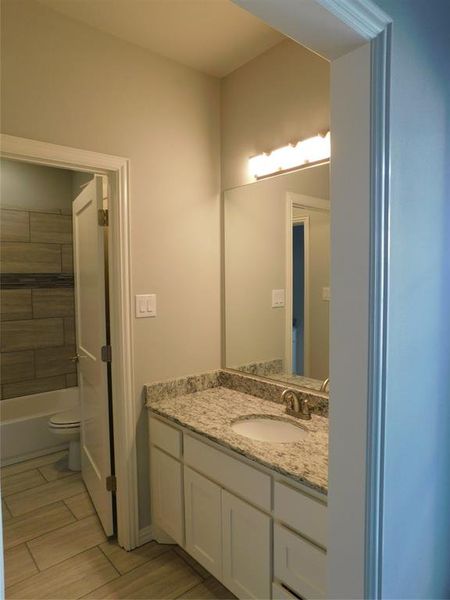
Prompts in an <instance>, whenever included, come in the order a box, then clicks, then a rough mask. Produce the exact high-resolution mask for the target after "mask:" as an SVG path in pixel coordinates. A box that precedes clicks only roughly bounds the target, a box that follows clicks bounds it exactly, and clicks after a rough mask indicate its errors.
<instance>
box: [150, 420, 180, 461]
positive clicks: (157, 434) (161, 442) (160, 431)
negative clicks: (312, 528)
mask: <svg viewBox="0 0 450 600" xmlns="http://www.w3.org/2000/svg"><path fill="white" fill-rule="evenodd" d="M181 435H182V434H181V431H179V430H178V429H175V427H171V426H170V425H166V424H165V423H163V422H162V421H159V419H155V418H154V417H150V444H152V445H154V446H158V447H159V448H161V450H164V451H165V452H167V453H168V454H171V455H172V456H175V458H181Z"/></svg>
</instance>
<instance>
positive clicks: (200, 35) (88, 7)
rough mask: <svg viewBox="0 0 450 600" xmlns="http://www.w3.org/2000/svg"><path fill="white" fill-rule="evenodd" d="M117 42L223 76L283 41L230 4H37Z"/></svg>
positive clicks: (117, 0) (82, 0) (91, 0)
mask: <svg viewBox="0 0 450 600" xmlns="http://www.w3.org/2000/svg"><path fill="white" fill-rule="evenodd" d="M39 2H41V3H42V4H45V5H46V6H48V7H50V8H52V9H54V10H56V11H58V12H60V13H62V14H64V15H66V16H68V17H71V18H73V19H77V20H78V21H81V22H83V23H86V24H88V25H90V26H91V27H95V28H96V29H99V30H101V31H104V32H106V33H109V34H112V35H114V36H116V37H118V38H121V39H122V40H125V41H127V42H131V43H132V44H136V45H138V46H141V47H142V48H146V49H148V50H151V51H153V52H156V53H157V54H160V55H163V56H166V57H167V58H171V59H173V60H175V61H177V62H179V63H182V64H184V65H187V66H189V67H192V68H194V69H197V70H199V71H202V72H204V73H207V74H209V75H214V76H216V77H224V76H225V75H227V74H228V73H231V72H232V71H234V70H235V69H237V68H238V67H240V66H241V65H243V64H245V63H246V62H248V61H249V60H251V59H252V58H254V57H255V56H258V55H259V54H261V53H262V52H265V51H266V50H268V49H269V48H271V47H272V46H274V45H276V44H278V43H279V42H281V41H282V40H283V39H285V38H284V36H283V35H282V34H281V33H279V32H277V31H275V30H274V29H271V28H270V27H269V26H267V25H266V24H265V23H263V22H262V21H260V20H259V19H258V18H256V17H254V16H253V15H251V14H250V13H248V12H246V11H245V10H243V9H241V8H239V7H237V6H236V5H235V4H233V3H232V2H231V1H230V0H39Z"/></svg>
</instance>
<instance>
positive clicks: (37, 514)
mask: <svg viewBox="0 0 450 600" xmlns="http://www.w3.org/2000/svg"><path fill="white" fill-rule="evenodd" d="M66 459H67V457H66V455H65V453H64V452H58V453H55V454H50V455H47V456H43V457H39V458H35V459H32V460H28V461H26V462H22V463H18V464H15V465H11V466H8V467H4V468H3V469H2V472H1V481H2V516H3V540H4V554H5V583H6V598H7V599H13V598H19V599H21V600H27V599H30V600H37V599H38V598H44V599H47V600H68V599H71V598H98V599H100V598H108V599H109V598H123V599H131V598H147V599H155V600H156V599H158V600H162V599H164V600H165V599H168V598H185V599H188V598H189V599H191V600H203V599H204V600H208V599H211V600H212V599H232V598H234V596H233V595H232V594H231V593H230V592H229V591H228V590H227V589H226V588H224V587H223V586H222V585H221V584H220V583H219V582H218V581H217V580H216V579H214V577H212V576H211V575H210V574H209V573H208V572H207V571H206V570H205V569H203V567H201V566H200V565H199V564H198V563H197V562H196V561H195V560H193V559H192V558H191V557H190V556H188V555H187V554H186V553H185V552H184V551H183V550H182V549H181V548H179V547H178V546H170V545H165V544H157V543H156V542H149V543H148V544H145V546H141V547H140V548H137V549H136V550H133V551H132V552H126V551H125V550H122V548H120V547H119V546H118V545H117V543H116V542H115V541H114V540H108V539H107V538H106V537H105V535H104V533H103V530H102V528H101V526H100V523H99V521H98V518H97V515H96V514H95V511H94V508H93V506H92V504H91V501H90V499H89V495H88V494H87V492H86V488H85V486H84V483H83V481H82V479H81V477H80V475H79V474H78V473H72V472H71V471H68V470H67V468H66V466H65V465H66Z"/></svg>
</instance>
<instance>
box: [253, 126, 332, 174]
mask: <svg viewBox="0 0 450 600" xmlns="http://www.w3.org/2000/svg"><path fill="white" fill-rule="evenodd" d="M329 158H330V132H329V131H328V132H327V133H326V134H325V135H316V136H315V137H311V138H308V139H306V140H302V141H301V142H298V143H297V144H289V145H287V146H282V147H281V148H277V149H276V150H272V152H268V153H266V152H264V153H263V154H258V155H257V156H252V157H251V158H249V160H248V166H249V169H250V173H251V174H252V175H253V177H255V178H256V179H260V178H261V177H267V176H268V175H273V174H274V173H280V172H281V171H289V170H291V169H296V168H298V167H301V166H303V165H307V164H311V163H316V162H320V161H323V160H327V159H329Z"/></svg>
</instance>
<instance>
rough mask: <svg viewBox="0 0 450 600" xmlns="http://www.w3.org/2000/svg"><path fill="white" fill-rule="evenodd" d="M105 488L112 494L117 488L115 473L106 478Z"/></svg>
mask: <svg viewBox="0 0 450 600" xmlns="http://www.w3.org/2000/svg"><path fill="white" fill-rule="evenodd" d="M106 490H107V491H108V492H112V493H113V494H114V493H115V492H116V490H117V480H116V476H115V475H110V476H109V477H107V478H106Z"/></svg>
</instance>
